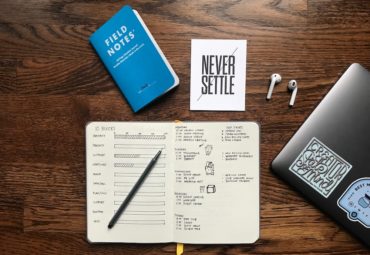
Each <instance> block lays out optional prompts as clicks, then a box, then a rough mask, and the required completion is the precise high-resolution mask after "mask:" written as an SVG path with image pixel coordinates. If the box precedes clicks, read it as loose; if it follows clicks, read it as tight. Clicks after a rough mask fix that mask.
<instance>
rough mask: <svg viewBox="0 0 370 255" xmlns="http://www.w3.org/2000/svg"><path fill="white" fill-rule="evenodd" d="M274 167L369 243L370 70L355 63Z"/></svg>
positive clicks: (296, 135) (291, 141)
mask: <svg viewBox="0 0 370 255" xmlns="http://www.w3.org/2000/svg"><path fill="white" fill-rule="evenodd" d="M272 170H273V171H274V172H275V173H276V174H277V175H279V176H280V177H281V178H282V179H284V180H285V181H286V182H288V183H289V184H290V185H291V186H293V187H294V188H295V189H297V190H298V191H300V192H301V193H302V194H303V195H304V196H305V197H306V198H307V199H309V200H310V201H311V202H312V203H314V204H315V205H316V206H317V207H319V208H320V209H321V210H322V211H324V212H325V213H326V214H328V215H329V216H331V217H332V218H333V219H334V220H336V221H337V222H338V223H339V224H341V225H342V226H344V227H345V228H346V229H348V230H349V231H350V232H351V233H352V234H354V235H355V236H357V237H358V238H359V239H360V240H362V241H363V242H364V243H365V244H367V245H368V246H370V73H369V71H367V70H366V69H365V68H363V67H362V66H361V65H359V64H352V65H351V66H350V67H349V68H348V69H347V71H346V72H345V73H344V74H343V75H342V77H341V78H340V79H339V80H338V82H337V83H336V84H335V85H334V86H333V88H332V89H331V90H330V92H329V93H328V94H327V95H326V96H325V98H324V99H323V100H322V101H321V103H320V104H319V105H318V106H317V107H316V109H315V110H314V111H313V112H312V114H311V115H310V116H309V117H308V118H307V120H306V121H305V122H304V124H303V125H302V126H301V127H300V128H299V130H298V131H297V132H296V133H295V134H294V136H293V137H292V138H291V140H290V141H289V142H288V143H287V144H286V145H285V147H284V149H283V150H282V151H281V152H280V153H279V154H278V155H277V157H276V158H275V159H274V160H273V162H272Z"/></svg>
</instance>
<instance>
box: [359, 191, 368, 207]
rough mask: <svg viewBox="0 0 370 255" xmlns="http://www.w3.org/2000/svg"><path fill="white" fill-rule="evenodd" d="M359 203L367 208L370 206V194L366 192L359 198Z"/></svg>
mask: <svg viewBox="0 0 370 255" xmlns="http://www.w3.org/2000/svg"><path fill="white" fill-rule="evenodd" d="M358 204H359V205H361V207H363V208H367V207H369V206H370V196H369V195H368V194H365V196H364V197H361V198H360V199H359V200H358Z"/></svg>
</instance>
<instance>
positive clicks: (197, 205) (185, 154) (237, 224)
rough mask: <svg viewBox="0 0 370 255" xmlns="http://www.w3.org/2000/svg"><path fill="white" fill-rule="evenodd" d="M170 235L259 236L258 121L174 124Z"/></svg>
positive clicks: (190, 239) (234, 239) (209, 238)
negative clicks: (172, 214) (172, 207)
mask: <svg viewBox="0 0 370 255" xmlns="http://www.w3.org/2000/svg"><path fill="white" fill-rule="evenodd" d="M174 136H175V145H174V151H175V157H174V158H175V164H174V167H175V168H174V172H175V176H174V178H175V184H174V195H175V196H174V199H175V201H174V203H175V206H174V217H175V226H174V227H175V230H174V239H175V241H177V242H182V243H203V244H204V243H229V244H230V243H253V242H255V241H256V240H257V239H258V237H259V126H258V125H257V124H256V123H253V122H184V123H179V124H175V131H174Z"/></svg>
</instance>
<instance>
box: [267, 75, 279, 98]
mask: <svg viewBox="0 0 370 255" xmlns="http://www.w3.org/2000/svg"><path fill="white" fill-rule="evenodd" d="M280 82H281V75H280V74H278V73H274V74H273V75H271V83H270V87H269V91H268V92H267V97H266V99H267V100H270V99H271V96H272V91H273V90H274V87H275V84H278V83H280Z"/></svg>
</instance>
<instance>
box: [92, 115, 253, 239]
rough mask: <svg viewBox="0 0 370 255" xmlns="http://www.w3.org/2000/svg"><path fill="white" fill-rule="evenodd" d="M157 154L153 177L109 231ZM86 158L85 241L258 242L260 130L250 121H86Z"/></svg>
mask: <svg viewBox="0 0 370 255" xmlns="http://www.w3.org/2000/svg"><path fill="white" fill-rule="evenodd" d="M160 149H162V154H161V156H160V158H159V160H158V162H157V163H156V165H155V167H154V168H153V170H152V172H151V173H150V175H149V176H148V177H147V179H146V180H145V182H144V184H143V185H142V186H141V188H140V189H139V191H138V192H137V193H136V195H135V197H134V198H133V200H132V201H131V203H130V204H129V206H128V207H127V209H126V210H125V211H124V213H123V214H122V215H121V217H120V219H119V221H118V222H117V224H116V226H115V227H114V228H112V229H108V228H107V225H108V222H109V220H110V219H111V218H112V216H113V214H114V212H115V210H117V208H118V207H119V206H120V204H121V203H122V201H123V200H124V198H125V196H126V195H127V194H128V192H129V191H130V190H131V188H132V186H133V185H134V184H135V182H136V181H137V180H138V178H139V176H140V175H141V173H142V172H143V170H144V169H145V167H146V166H147V164H148V162H149V161H150V160H151V159H152V158H153V156H154V155H155V154H156V153H157V152H158V150H160ZM86 157H87V160H86V167H87V235H88V239H89V241H90V242H142V243H154V242H182V243H252V242H254V241H256V240H257V239H258V236H259V126H258V125H257V124H256V123H254V122H182V123H172V122H91V123H90V124H88V125H87V127H86Z"/></svg>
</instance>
